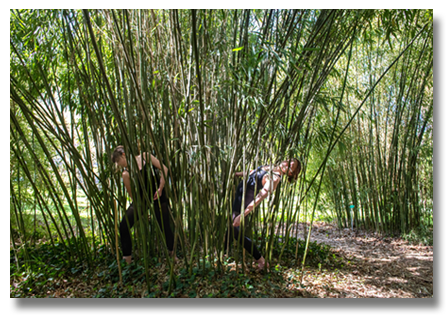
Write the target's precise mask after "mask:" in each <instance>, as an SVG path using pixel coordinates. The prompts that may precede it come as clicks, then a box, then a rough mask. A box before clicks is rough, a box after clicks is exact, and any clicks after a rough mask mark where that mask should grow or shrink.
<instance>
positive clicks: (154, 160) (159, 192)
mask: <svg viewBox="0 0 448 336" xmlns="http://www.w3.org/2000/svg"><path fill="white" fill-rule="evenodd" d="M143 154H146V155H145V156H146V157H147V156H148V153H143ZM149 155H150V157H151V163H152V164H153V166H154V167H156V168H157V169H160V170H162V166H163V171H164V172H165V175H166V176H168V168H167V167H166V166H165V165H164V164H161V163H160V161H159V160H157V158H156V157H155V156H154V155H152V154H149ZM163 175H164V174H163V173H162V172H161V173H160V184H159V189H158V190H157V191H156V193H155V194H154V200H156V199H157V198H158V197H159V196H161V195H162V190H163V187H164V186H165V178H164V176H163Z"/></svg>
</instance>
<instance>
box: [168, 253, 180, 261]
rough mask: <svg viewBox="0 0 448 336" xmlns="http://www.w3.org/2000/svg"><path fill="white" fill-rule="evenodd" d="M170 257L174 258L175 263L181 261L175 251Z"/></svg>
mask: <svg viewBox="0 0 448 336" xmlns="http://www.w3.org/2000/svg"><path fill="white" fill-rule="evenodd" d="M170 256H171V257H172V256H174V262H175V263H177V262H178V261H179V259H177V255H176V253H174V251H170Z"/></svg>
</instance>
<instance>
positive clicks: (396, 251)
mask: <svg viewBox="0 0 448 336" xmlns="http://www.w3.org/2000/svg"><path fill="white" fill-rule="evenodd" d="M297 230H298V232H297ZM297 233H299V234H303V225H301V224H299V225H298V226H297V227H296V232H295V234H297ZM295 234H291V235H293V236H294V235H295ZM311 240H312V241H316V242H317V243H324V244H327V245H330V246H331V250H332V251H333V252H334V253H336V254H337V255H338V256H340V257H342V258H343V259H345V260H346V262H345V266H344V267H343V268H342V269H341V270H339V271H338V272H337V274H336V273H335V272H328V271H319V270H311V271H309V272H307V273H306V275H305V276H304V279H303V282H302V286H305V288H299V289H298V290H300V291H301V292H302V294H303V296H305V297H337V298H392V297H393V298H423V297H432V296H433V247H432V246H422V245H413V244H410V243H408V242H406V241H404V240H403V239H401V238H386V237H383V236H381V235H379V234H376V233H372V232H366V231H363V230H358V231H357V232H353V231H351V230H350V229H338V228H337V227H336V226H335V225H332V224H328V223H316V224H315V225H314V227H313V230H312V232H311Z"/></svg>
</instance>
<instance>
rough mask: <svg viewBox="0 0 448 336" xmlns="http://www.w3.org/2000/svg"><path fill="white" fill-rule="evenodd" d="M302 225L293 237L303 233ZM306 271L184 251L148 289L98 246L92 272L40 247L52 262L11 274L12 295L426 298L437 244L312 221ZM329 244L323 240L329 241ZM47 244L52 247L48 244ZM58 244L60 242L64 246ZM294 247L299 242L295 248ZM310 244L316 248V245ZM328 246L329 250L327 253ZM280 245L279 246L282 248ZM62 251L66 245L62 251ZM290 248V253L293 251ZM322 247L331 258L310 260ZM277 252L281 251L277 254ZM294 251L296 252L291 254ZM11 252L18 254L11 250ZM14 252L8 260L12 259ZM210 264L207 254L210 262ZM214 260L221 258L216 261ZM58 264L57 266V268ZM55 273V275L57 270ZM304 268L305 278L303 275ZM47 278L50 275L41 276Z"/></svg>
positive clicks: (153, 271)
mask: <svg viewBox="0 0 448 336" xmlns="http://www.w3.org/2000/svg"><path fill="white" fill-rule="evenodd" d="M303 229H304V228H303V224H298V225H296V226H295V227H294V228H293V230H292V232H291V234H290V236H291V237H297V238H303V234H304V231H303ZM311 240H312V241H313V242H315V243H318V244H322V245H317V244H315V243H313V244H311V245H310V251H309V257H307V263H306V264H307V265H314V266H307V267H306V268H305V270H304V273H303V274H302V272H301V266H300V262H301V260H299V262H298V264H299V265H297V264H295V262H294V261H293V260H291V258H290V257H287V258H285V257H283V258H282V260H281V261H280V262H278V260H276V259H273V260H272V261H271V267H270V269H269V271H268V272H265V271H262V272H259V271H257V270H256V268H255V263H251V262H250V261H249V260H247V255H246V266H247V267H246V268H245V273H244V274H243V272H242V270H241V268H240V267H239V268H238V269H236V265H235V261H234V259H233V258H227V259H226V261H225V263H224V267H225V270H224V272H216V267H213V266H212V265H210V264H209V266H208V268H206V269H203V267H202V266H199V267H197V266H196V267H194V268H193V271H192V272H191V271H190V272H188V271H187V269H186V267H185V263H184V261H183V260H182V258H181V259H180V260H179V262H178V263H177V264H176V267H175V270H174V273H175V283H174V285H173V287H172V288H171V290H169V288H168V286H169V281H168V280H169V276H168V273H169V271H168V267H167V265H166V260H165V259H164V258H163V257H162V258H159V259H158V261H156V262H154V263H153V264H152V265H150V279H149V283H150V288H148V287H147V286H146V281H145V280H144V279H145V273H144V271H143V266H142V265H141V262H139V261H138V260H137V261H135V262H133V263H132V264H131V265H130V266H126V265H125V264H124V262H123V263H122V268H123V285H119V284H118V269H117V264H116V261H115V262H114V258H115V257H114V254H113V253H110V251H109V252H107V251H106V250H103V251H102V252H101V250H99V251H98V252H99V254H98V255H97V259H96V260H97V267H96V269H95V270H94V271H89V269H88V268H85V267H83V266H80V267H78V268H71V269H68V270H66V271H64V270H63V269H62V268H56V264H57V263H60V262H63V257H62V255H58V254H57V253H54V252H51V253H49V252H48V251H49V250H45V251H47V252H44V250H42V256H43V257H42V259H41V260H42V262H44V263H45V264H46V265H49V266H48V267H46V268H45V270H44V269H42V270H41V272H43V273H41V274H39V276H37V277H36V278H35V279H31V278H30V277H29V276H28V275H26V273H14V274H13V273H12V274H11V275H10V296H11V297H177V298H188V297H190V298H193V297H198V298H205V297H215V298H220V297H221V298H222V297H246V298H251V297H265V298H292V297H305V298H429V297H433V247H432V246H423V245H415V244H411V243H409V242H406V241H404V240H403V239H401V238H390V237H384V236H381V235H379V234H376V233H372V232H367V231H363V230H358V231H351V230H350V229H339V228H337V226H336V225H333V224H329V223H315V224H313V230H312V232H311ZM324 244H325V245H328V246H330V248H328V247H325V245H324ZM47 248H49V246H48V245H47ZM59 248H61V247H60V246H59ZM294 250H295V249H294ZM311 250H313V251H311ZM322 251H324V252H322ZM279 252H280V251H276V253H279ZM61 253H62V252H61ZM288 253H291V251H289V252H288ZM319 253H323V254H324V255H326V256H327V257H325V258H326V260H327V261H328V262H326V261H321V262H322V264H320V262H316V261H312V258H313V256H315V255H318V254H319ZM277 255H278V254H277ZM290 256H291V255H290ZM12 258H13V257H12ZM13 260H14V259H11V265H14V262H13ZM287 260H289V261H287ZM207 263H209V261H207ZM215 266H216V265H215ZM54 269H60V271H58V272H57V273H55V271H54ZM53 274H54V275H53ZM302 275H303V277H302ZM44 278H48V279H46V280H43V279H44Z"/></svg>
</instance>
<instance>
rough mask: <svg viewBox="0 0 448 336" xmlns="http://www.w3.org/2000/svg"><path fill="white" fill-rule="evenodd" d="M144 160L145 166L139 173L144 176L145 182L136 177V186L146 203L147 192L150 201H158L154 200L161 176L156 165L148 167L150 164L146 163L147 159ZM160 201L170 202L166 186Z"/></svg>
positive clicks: (142, 200)
mask: <svg viewBox="0 0 448 336" xmlns="http://www.w3.org/2000/svg"><path fill="white" fill-rule="evenodd" d="M142 160H143V166H142V169H141V170H139V175H140V176H141V177H142V180H143V183H141V181H140V178H139V177H136V178H135V179H134V183H135V186H136V190H137V192H138V194H139V195H140V200H141V202H143V203H145V202H146V200H145V196H144V194H145V193H146V194H147V195H148V198H149V201H150V202H151V201H152V202H158V200H155V201H154V200H153V198H154V194H155V193H156V191H157V190H158V189H159V184H160V178H157V174H156V171H155V167H154V166H153V165H151V167H150V168H148V165H147V164H146V161H145V160H144V159H143V158H142ZM159 199H160V203H166V202H168V198H167V197H166V192H165V188H163V190H162V195H161V196H159Z"/></svg>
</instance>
